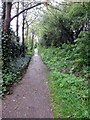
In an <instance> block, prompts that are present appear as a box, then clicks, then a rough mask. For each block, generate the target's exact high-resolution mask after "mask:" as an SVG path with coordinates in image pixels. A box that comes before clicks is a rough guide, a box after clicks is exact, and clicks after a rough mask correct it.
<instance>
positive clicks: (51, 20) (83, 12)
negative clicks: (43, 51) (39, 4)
mask: <svg viewBox="0 0 90 120" xmlns="http://www.w3.org/2000/svg"><path fill="white" fill-rule="evenodd" d="M89 4H90V3H89V2H88V3H75V4H74V3H71V4H68V5H67V6H62V7H61V8H62V9H60V8H59V9H60V10H61V11H57V10H53V9H50V8H49V9H48V10H47V11H46V12H45V13H44V14H43V15H42V20H41V21H40V34H41V41H40V42H41V44H42V45H45V46H46V47H48V46H55V47H58V46H61V45H62V43H74V40H75V39H76V38H77V37H78V35H79V33H80V32H81V31H83V29H86V28H85V25H86V24H88V25H89V23H88V21H89V18H90V14H89V9H90V6H89Z"/></svg>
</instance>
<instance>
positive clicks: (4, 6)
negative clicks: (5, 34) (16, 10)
mask: <svg viewBox="0 0 90 120" xmlns="http://www.w3.org/2000/svg"><path fill="white" fill-rule="evenodd" d="M2 9H3V11H2V30H3V29H4V21H5V11H6V4H5V2H4V3H3V5H2Z"/></svg>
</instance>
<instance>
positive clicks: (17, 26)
mask: <svg viewBox="0 0 90 120" xmlns="http://www.w3.org/2000/svg"><path fill="white" fill-rule="evenodd" d="M18 13H19V2H18V3H17V14H18ZM18 18H19V16H17V22H16V35H17V42H19V37H18V28H19V25H18V22H19V19H18Z"/></svg>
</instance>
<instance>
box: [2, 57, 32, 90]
mask: <svg viewBox="0 0 90 120" xmlns="http://www.w3.org/2000/svg"><path fill="white" fill-rule="evenodd" d="M30 58H31V57H30V56H29V55H26V56H25V57H19V58H17V59H15V60H14V61H12V62H10V67H9V70H8V72H7V69H8V68H7V69H5V70H3V92H5V91H7V89H6V87H7V86H9V85H12V84H13V83H14V82H18V80H19V79H21V75H22V74H23V72H24V70H25V69H26V68H27V66H28V63H29V61H30Z"/></svg>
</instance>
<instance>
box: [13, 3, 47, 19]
mask: <svg viewBox="0 0 90 120" xmlns="http://www.w3.org/2000/svg"><path fill="white" fill-rule="evenodd" d="M41 4H45V2H40V3H37V4H36V5H33V6H31V7H28V8H26V9H24V10H22V11H21V12H19V13H18V14H16V15H15V16H13V17H12V18H11V21H12V20H13V19H14V18H15V17H17V16H19V15H20V14H21V13H23V12H25V11H26V10H30V9H32V8H34V7H37V6H39V5H41Z"/></svg>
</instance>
